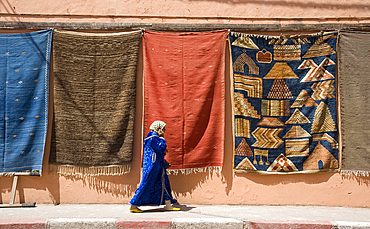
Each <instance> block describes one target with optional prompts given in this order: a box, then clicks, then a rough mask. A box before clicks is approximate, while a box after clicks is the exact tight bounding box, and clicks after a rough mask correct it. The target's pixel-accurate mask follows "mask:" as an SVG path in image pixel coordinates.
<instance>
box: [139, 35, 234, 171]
mask: <svg viewBox="0 0 370 229" xmlns="http://www.w3.org/2000/svg"><path fill="white" fill-rule="evenodd" d="M226 39H227V31H226V30H224V31H214V32H204V33H164V32H149V31H145V32H144V35H143V55H144V81H145V82H144V84H145V90H144V93H145V104H144V110H145V111H144V112H145V114H144V132H148V131H149V126H150V124H151V123H152V122H153V121H155V120H162V121H164V122H166V123H167V126H166V134H165V138H166V140H167V146H168V153H167V155H166V160H167V161H168V162H170V163H171V165H172V167H171V168H170V169H169V170H168V171H169V172H174V173H177V172H178V171H181V172H182V173H191V172H204V171H209V170H212V169H218V171H220V169H221V168H222V164H223V158H224V126H225V82H224V81H225V64H224V63H225V61H224V60H225V45H226Z"/></svg>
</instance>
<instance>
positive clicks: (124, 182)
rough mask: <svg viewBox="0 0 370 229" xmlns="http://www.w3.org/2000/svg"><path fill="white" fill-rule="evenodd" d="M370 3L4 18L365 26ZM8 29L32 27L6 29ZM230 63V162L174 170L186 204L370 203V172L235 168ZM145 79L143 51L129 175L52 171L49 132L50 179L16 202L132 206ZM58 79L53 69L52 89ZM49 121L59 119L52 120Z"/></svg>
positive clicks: (5, 195) (35, 7)
mask: <svg viewBox="0 0 370 229" xmlns="http://www.w3.org/2000/svg"><path fill="white" fill-rule="evenodd" d="M369 6H370V1H369V0H352V1H349V0H328V1H326V0H325V1H324V0H308V1H301V0H284V1H282V0H248V1H241V0H211V1H206V0H173V1H168V0H155V1H153V0H145V1H144V0H125V1H118V0H99V1H98V0H93V1H87V0H83V1H81V0H80V1H76V0H65V1H36V0H31V1H30V0H27V1H26V0H0V15H1V19H0V21H9V22H22V21H27V22H41V23H42V22H99V23H103V22H130V23H131V22H132V23H234V24H241V23H245V24H247V23H265V24H269V23H275V24H276V23H279V24H284V23H311V24H315V23H352V24H353V23H360V24H361V23H369V22H370V10H369ZM0 32H1V33H16V32H29V31H27V30H22V31H14V30H0ZM277 32H279V31H277ZM279 33H280V32H279ZM279 33H278V34H279ZM227 52H229V51H227ZM225 61H226V66H227V68H226V74H225V75H226V120H225V121H226V127H225V128H226V129H225V133H226V135H225V158H224V167H223V169H222V171H221V174H216V173H211V174H208V173H197V174H189V175H182V174H179V175H171V176H170V181H171V185H172V189H173V194H174V196H175V197H176V198H177V199H178V201H179V202H180V203H182V204H253V205H325V206H353V207H370V177H354V176H345V175H341V174H339V173H316V174H291V175H260V174H235V173H234V172H233V168H232V160H233V159H232V158H233V156H232V149H233V142H232V141H233V137H232V128H233V127H232V69H231V67H230V65H231V62H230V57H229V55H227V57H226V60H225ZM142 76H143V74H142V56H140V61H139V66H138V73H137V112H136V123H137V125H136V127H135V139H134V152H135V154H134V158H133V163H132V170H131V172H130V173H128V174H125V175H122V176H98V177H72V176H61V175H58V174H53V173H49V172H48V170H49V165H48V157H49V151H50V150H49V149H50V139H51V136H50V134H49V135H48V136H47V145H46V154H45V159H44V171H43V176H42V177H29V176H21V177H20V178H19V180H18V188H17V194H16V202H22V203H23V202H37V203H39V204H41V203H55V204H57V203H62V204H67V203H128V201H129V200H130V199H131V197H132V196H133V194H134V192H135V190H136V188H137V187H138V184H139V182H140V164H141V150H142V135H143V133H142V126H141V125H140V124H141V123H142V119H143V118H142V114H143V88H142V86H143V81H142ZM52 81H53V74H52V72H51V75H50V82H51V85H50V88H51V89H52V88H53V85H52ZM50 96H51V100H50V103H51V104H50V109H49V112H50V114H52V96H53V91H52V90H51V91H50ZM49 117H52V115H49ZM49 123H52V122H51V120H50V122H49ZM49 130H51V126H50V125H49ZM145 132H146V131H145ZM49 133H51V131H49ZM11 186H12V178H11V177H0V202H1V203H8V202H9V199H10V191H11Z"/></svg>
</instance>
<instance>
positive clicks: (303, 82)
mask: <svg viewBox="0 0 370 229" xmlns="http://www.w3.org/2000/svg"><path fill="white" fill-rule="evenodd" d="M246 37H248V39H246ZM241 38H242V39H241ZM337 38H338V33H337V32H322V33H318V34H300V35H283V36H266V35H258V34H246V33H240V32H230V33H229V39H230V44H231V54H232V64H233V67H234V68H233V70H234V75H233V77H234V82H233V83H234V91H233V93H234V104H233V109H234V123H235V125H236V126H235V127H236V128H234V133H233V134H234V141H235V142H236V143H241V142H243V145H244V144H248V146H249V149H250V150H251V152H253V156H252V155H248V156H241V153H240V147H239V146H238V144H237V145H235V148H234V170H235V171H236V172H248V171H251V172H252V170H253V172H257V173H267V174H269V173H289V172H301V173H310V172H318V171H328V170H332V171H339V169H338V166H335V163H336V162H337V161H338V160H339V158H340V149H339V147H338V126H337V121H338V120H337V96H336V94H337V89H336V85H337V83H336V81H337V74H336V64H337V63H336V62H337V61H336V50H337ZM241 40H245V41H246V43H248V46H249V45H250V44H253V45H252V46H250V47H249V48H247V47H245V46H244V47H240V46H237V45H234V44H236V43H239V42H240V41H241ZM236 41H238V42H236ZM234 42H235V43H234ZM241 57H244V59H243V61H241V60H242V59H241ZM247 57H248V58H247ZM247 59H248V60H247ZM247 62H248V64H246V63H247ZM241 63H244V64H243V68H242V65H241ZM244 65H248V67H249V70H247V69H244ZM236 67H238V71H236ZM253 69H254V70H256V69H258V71H254V70H253ZM251 71H253V76H251ZM241 119H245V120H249V122H246V121H244V120H243V121H241ZM241 122H243V123H245V124H243V125H244V126H246V127H247V128H244V129H245V130H248V131H250V133H251V134H250V135H248V134H247V133H245V132H243V131H242V130H241V128H240V126H242V125H241ZM247 123H248V124H247ZM241 135H244V137H243V136H241ZM325 150H326V151H327V152H326V151H325ZM248 153H249V154H250V151H249V150H248ZM328 153H329V154H330V155H331V156H330V155H329V154H328ZM315 155H319V157H317V156H315ZM246 158H248V160H246ZM316 158H319V159H317V160H316ZM333 158H334V159H333ZM242 161H243V163H244V164H245V163H246V162H247V161H249V162H252V164H253V166H254V167H251V166H250V164H248V166H241V164H240V163H241V162H242ZM270 163H271V164H270ZM321 164H322V165H321ZM328 164H329V165H330V166H328ZM337 164H338V163H336V165H337ZM304 165H305V166H304Z"/></svg>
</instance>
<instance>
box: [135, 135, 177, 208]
mask: <svg viewBox="0 0 370 229" xmlns="http://www.w3.org/2000/svg"><path fill="white" fill-rule="evenodd" d="M166 148H167V145H166V140H165V139H164V138H161V137H159V136H158V134H157V133H155V132H152V131H151V132H149V133H148V135H147V136H146V137H145V139H144V157H143V177H142V178H141V182H140V185H139V187H138V189H136V192H135V195H134V197H133V198H132V199H131V201H130V204H132V205H136V206H143V205H162V204H164V201H165V200H171V203H176V202H177V201H176V200H175V199H173V198H172V194H171V186H170V181H169V179H168V176H167V173H166V166H165V163H164V156H165V150H166Z"/></svg>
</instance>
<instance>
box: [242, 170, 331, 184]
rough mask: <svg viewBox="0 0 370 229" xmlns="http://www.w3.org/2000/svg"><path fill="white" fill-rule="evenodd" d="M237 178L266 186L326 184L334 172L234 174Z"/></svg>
mask: <svg viewBox="0 0 370 229" xmlns="http://www.w3.org/2000/svg"><path fill="white" fill-rule="evenodd" d="M235 175H236V176H237V177H244V178H246V179H248V180H251V181H253V182H254V183H257V184H262V185H266V186H271V185H278V184H291V183H305V184H320V183H325V182H328V180H329V179H330V178H331V177H332V176H334V175H335V173H334V172H321V173H311V174H251V173H236V174H235Z"/></svg>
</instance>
